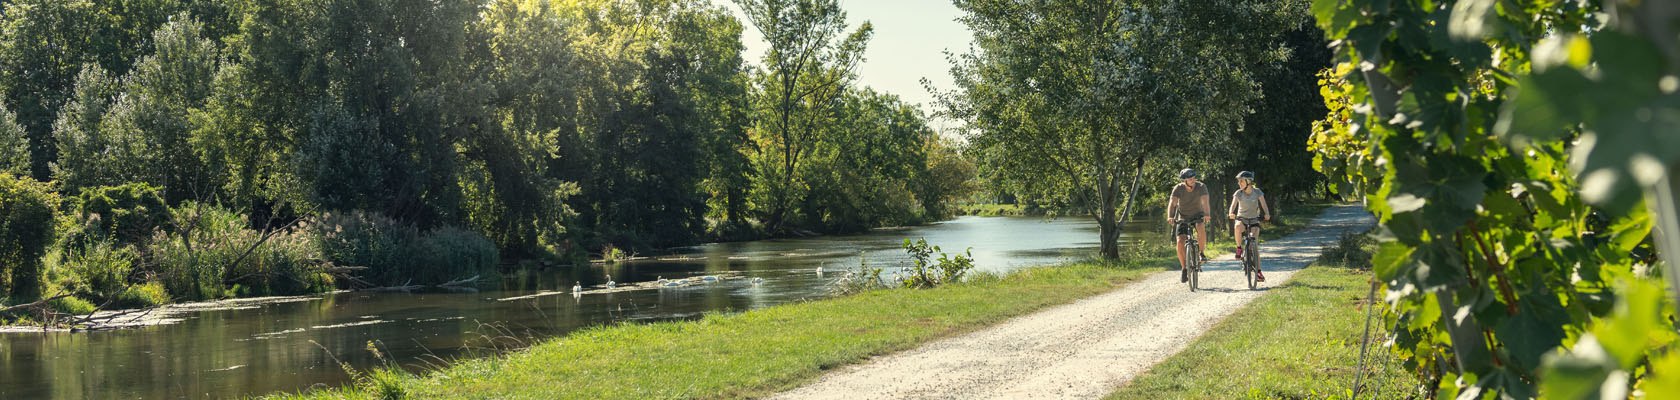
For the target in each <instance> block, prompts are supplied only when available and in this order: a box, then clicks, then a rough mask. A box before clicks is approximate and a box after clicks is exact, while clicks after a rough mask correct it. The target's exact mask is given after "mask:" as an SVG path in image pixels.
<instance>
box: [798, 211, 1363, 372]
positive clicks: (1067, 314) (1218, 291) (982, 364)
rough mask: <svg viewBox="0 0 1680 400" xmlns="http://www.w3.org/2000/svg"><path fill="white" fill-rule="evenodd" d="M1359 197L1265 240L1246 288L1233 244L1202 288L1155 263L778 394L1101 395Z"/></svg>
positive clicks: (1218, 310)
mask: <svg viewBox="0 0 1680 400" xmlns="http://www.w3.org/2000/svg"><path fill="white" fill-rule="evenodd" d="M1373 222H1374V221H1373V219H1372V218H1371V216H1370V214H1368V213H1366V212H1365V211H1364V210H1363V209H1361V208H1360V207H1358V206H1338V207H1332V208H1329V209H1327V210H1325V211H1324V213H1322V214H1320V215H1319V216H1318V218H1317V219H1315V220H1314V221H1313V222H1312V227H1311V228H1309V229H1304V230H1302V231H1300V232H1297V233H1295V234H1294V235H1290V236H1289V237H1287V238H1283V239H1279V240H1273V241H1269V242H1265V243H1264V246H1263V247H1262V248H1261V249H1262V255H1263V256H1264V259H1265V260H1266V264H1265V268H1266V271H1267V274H1266V278H1267V281H1268V282H1267V283H1264V284H1262V285H1265V286H1261V287H1260V290H1253V291H1251V290H1248V289H1247V287H1248V285H1247V283H1246V282H1245V281H1244V279H1243V276H1242V269H1241V268H1242V266H1241V264H1238V263H1237V262H1236V261H1235V260H1232V259H1231V258H1230V254H1221V255H1214V254H1209V256H1214V257H1215V258H1216V259H1217V260H1216V261H1212V262H1210V263H1209V264H1208V265H1206V266H1204V267H1203V269H1202V275H1201V287H1202V291H1198V292H1194V293H1192V292H1190V291H1189V288H1188V287H1187V286H1185V285H1184V284H1182V283H1179V281H1178V272H1177V271H1171V272H1161V273H1157V274H1153V275H1150V276H1149V277H1147V278H1145V279H1143V280H1140V281H1137V282H1133V283H1131V284H1129V285H1126V287H1124V288H1121V289H1119V290H1116V291H1113V292H1109V293H1106V294H1102V295H1098V296H1096V297H1091V298H1087V299H1083V300H1079V301H1077V302H1074V303H1071V304H1066V305H1062V306H1057V307H1052V308H1050V309H1047V310H1044V311H1039V312H1037V313H1034V314H1030V315H1025V316H1021V317H1017V318H1015V319H1011V320H1009V321H1007V322H1004V323H1001V324H998V325H996V326H992V327H989V328H986V329H984V330H981V331H978V332H974V333H971V334H968V335H964V336H958V337H953V338H948V339H944V340H939V341H936V342H933V343H929V344H926V345H923V346H921V347H919V348H916V349H913V350H909V351H905V352H901V353H895V354H891V355H886V356H882V357H878V358H875V359H873V360H870V361H869V362H867V363H864V364H859V365H853V366H848V367H842V368H840V369H838V370H835V371H833V372H830V373H828V374H826V375H824V376H823V377H821V378H819V379H818V381H817V382H815V383H813V384H810V385H806V386H805V387H801V388H798V389H795V390H793V391H790V392H786V393H781V394H778V395H776V396H774V397H773V398H777V399H847V400H853V399H885V398H891V399H899V398H931V399H946V398H950V399H1023V398H1077V399H1092V398H1101V397H1102V396H1105V395H1107V394H1108V393H1109V392H1112V391H1113V390H1114V388H1116V387H1119V386H1121V385H1124V384H1126V383H1127V382H1129V381H1131V380H1132V378H1134V377H1136V376H1137V375H1138V374H1139V373H1141V372H1143V371H1145V370H1148V369H1149V367H1150V366H1152V365H1154V364H1155V363H1157V362H1160V361H1161V360H1163V359H1166V358H1167V356H1170V355H1172V354H1173V353H1177V352H1178V351H1179V350H1182V349H1184V347H1185V346H1186V345H1188V344H1189V343H1190V341H1191V340H1193V339H1195V338H1196V337H1197V336H1199V335H1201V333H1202V332H1203V331H1206V330H1207V329H1208V328H1209V327H1211V326H1213V324H1214V323H1215V322H1218V321H1219V320H1220V319H1223V318H1225V316H1227V315H1230V314H1231V313H1232V312H1234V311H1236V310H1237V309H1238V308H1240V307H1242V306H1243V305H1244V304H1247V303H1248V302H1249V301H1251V300H1254V299H1255V298H1258V297H1259V296H1260V295H1262V294H1265V293H1266V291H1265V289H1267V288H1268V287H1269V286H1270V285H1277V284H1279V283H1281V282H1287V281H1288V280H1289V277H1290V276H1291V275H1293V274H1294V272H1295V271H1296V270H1299V269H1301V268H1304V267H1306V266H1307V264H1309V263H1311V262H1312V261H1313V260H1314V259H1315V258H1317V257H1318V253H1319V250H1320V249H1321V248H1322V246H1323V245H1325V244H1329V243H1332V242H1333V241H1334V240H1335V239H1336V238H1337V237H1338V236H1340V235H1341V234H1342V233H1343V232H1348V231H1363V230H1365V229H1367V228H1369V227H1370V226H1371V225H1372V224H1373Z"/></svg>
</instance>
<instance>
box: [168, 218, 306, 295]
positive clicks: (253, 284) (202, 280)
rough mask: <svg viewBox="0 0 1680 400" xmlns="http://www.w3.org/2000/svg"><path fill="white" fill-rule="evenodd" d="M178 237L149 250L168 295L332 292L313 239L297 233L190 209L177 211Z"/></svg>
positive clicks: (174, 235)
mask: <svg viewBox="0 0 1680 400" xmlns="http://www.w3.org/2000/svg"><path fill="white" fill-rule="evenodd" d="M173 214H174V218H175V226H176V232H175V233H171V234H165V233H162V232H159V233H158V234H157V236H155V237H154V238H153V239H152V242H151V244H150V250H151V251H150V255H151V257H152V261H153V263H154V264H155V265H156V267H157V273H158V276H159V277H160V278H161V279H162V282H163V285H164V287H165V288H167V289H168V290H169V293H172V294H174V295H175V296H176V297H178V298H181V299H185V300H207V299H215V298H221V297H229V296H249V295H275V294H299V293H310V292H318V291H324V290H327V289H330V288H331V280H330V279H327V278H324V277H323V276H322V273H321V271H320V268H319V265H320V260H321V257H320V252H319V251H318V249H317V248H316V247H315V246H314V245H313V243H311V241H310V240H309V236H308V235H305V234H301V233H297V232H292V231H279V232H272V233H270V236H271V237H269V238H268V239H267V241H264V240H263V233H262V232H258V231H255V230H251V229H245V217H244V216H243V215H239V214H238V213H235V212H233V211H231V210H226V209H222V208H218V207H213V206H206V205H200V204H193V203H188V204H185V205H182V206H181V207H179V208H176V209H175V210H173Z"/></svg>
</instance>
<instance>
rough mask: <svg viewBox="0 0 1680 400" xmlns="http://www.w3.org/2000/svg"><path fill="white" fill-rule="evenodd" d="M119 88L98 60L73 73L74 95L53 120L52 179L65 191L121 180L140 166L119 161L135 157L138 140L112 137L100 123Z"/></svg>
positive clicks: (72, 191)
mask: <svg viewBox="0 0 1680 400" xmlns="http://www.w3.org/2000/svg"><path fill="white" fill-rule="evenodd" d="M121 91H122V86H121V85H119V84H118V83H117V81H116V80H115V79H112V78H111V77H110V76H109V75H107V74H106V72H105V69H104V68H100V67H99V65H97V64H87V65H86V66H84V68H83V69H82V72H81V73H78V74H77V75H76V88H75V96H74V98H73V99H72V100H71V101H70V104H68V105H66V106H64V108H63V109H62V111H61V112H60V113H59V114H58V119H57V121H56V122H54V123H53V138H54V143H55V144H56V146H57V148H58V151H57V152H56V153H57V154H58V158H57V159H56V160H54V161H53V163H52V170H53V179H54V180H55V181H57V182H58V184H59V186H60V187H61V188H63V190H64V191H65V192H66V193H76V192H77V191H79V190H81V188H84V187H92V186H101V185H115V184H120V183H122V182H123V178H124V177H126V176H128V175H125V174H126V173H132V171H134V168H140V167H141V166H136V165H120V161H119V160H133V159H136V158H138V156H137V155H135V153H137V152H138V148H137V143H134V142H129V141H119V140H114V138H111V137H110V136H109V135H107V134H106V132H105V131H104V129H103V127H102V125H103V123H104V120H105V114H106V111H107V110H109V108H110V106H111V103H112V102H113V101H115V99H116V97H117V94H118V93H120V92H121Z"/></svg>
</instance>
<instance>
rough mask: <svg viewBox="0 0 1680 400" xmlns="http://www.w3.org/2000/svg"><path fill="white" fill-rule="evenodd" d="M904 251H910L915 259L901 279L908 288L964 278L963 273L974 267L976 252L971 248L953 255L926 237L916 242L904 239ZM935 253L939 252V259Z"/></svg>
mask: <svg viewBox="0 0 1680 400" xmlns="http://www.w3.org/2000/svg"><path fill="white" fill-rule="evenodd" d="M904 251H905V252H907V253H910V257H911V258H912V259H913V261H915V264H914V265H912V266H911V268H910V269H909V270H907V271H906V272H907V275H906V276H905V277H904V280H903V281H901V282H902V283H901V284H902V285H903V286H904V287H907V288H931V287H935V286H939V285H941V284H945V283H950V282H958V281H961V280H962V277H963V274H966V273H968V271H969V270H972V269H974V253H973V252H972V251H969V250H965V251H963V254H958V255H956V256H951V255H950V254H945V252H942V251H939V246H929V245H928V243H927V240H925V239H917V240H916V241H915V242H911V241H910V239H904ZM933 253H939V258H938V259H937V260H934V259H933Z"/></svg>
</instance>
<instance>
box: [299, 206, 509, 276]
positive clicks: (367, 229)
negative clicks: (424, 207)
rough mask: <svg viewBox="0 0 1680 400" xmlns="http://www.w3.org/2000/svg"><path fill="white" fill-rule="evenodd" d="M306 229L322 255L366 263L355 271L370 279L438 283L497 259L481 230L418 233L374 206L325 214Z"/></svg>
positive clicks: (484, 268) (488, 270)
mask: <svg viewBox="0 0 1680 400" xmlns="http://www.w3.org/2000/svg"><path fill="white" fill-rule="evenodd" d="M310 231H311V233H312V235H311V236H312V240H313V242H314V243H315V246H316V247H317V248H319V249H320V251H321V255H322V257H325V258H326V259H327V260H330V261H332V262H333V263H335V264H339V265H349V266H360V267H367V270H365V271H363V272H362V273H361V274H360V275H361V277H362V279H364V280H367V281H368V282H369V283H372V284H375V285H402V284H410V283H413V284H438V283H444V282H448V281H451V280H455V279H461V278H468V277H471V276H473V275H480V276H484V275H491V274H494V273H495V271H496V265H497V263H498V262H499V261H498V260H499V259H498V257H499V254H498V253H497V248H496V244H495V243H494V242H491V241H490V240H489V239H488V238H485V237H484V235H480V234H478V233H476V232H472V231H468V230H464V229H460V228H455V227H443V228H438V229H433V230H430V231H427V232H425V233H421V232H420V231H419V230H418V229H416V228H415V227H414V226H412V225H408V224H405V223H402V222H399V221H397V220H394V219H391V218H388V217H385V216H383V215H380V214H378V213H373V212H365V211H351V212H341V213H330V214H326V215H323V216H322V217H321V219H320V223H318V224H316V225H314V226H313V228H312V229H310Z"/></svg>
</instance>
